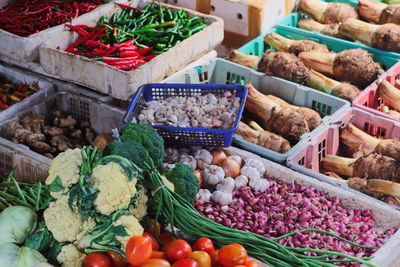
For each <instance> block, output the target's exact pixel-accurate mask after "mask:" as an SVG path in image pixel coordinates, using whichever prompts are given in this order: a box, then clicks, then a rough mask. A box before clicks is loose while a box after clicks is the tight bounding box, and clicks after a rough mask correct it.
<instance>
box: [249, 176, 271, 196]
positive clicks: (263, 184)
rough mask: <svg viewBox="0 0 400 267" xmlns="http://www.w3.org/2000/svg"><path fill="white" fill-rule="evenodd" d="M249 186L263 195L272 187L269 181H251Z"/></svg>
mask: <svg viewBox="0 0 400 267" xmlns="http://www.w3.org/2000/svg"><path fill="white" fill-rule="evenodd" d="M249 185H250V187H251V189H253V191H254V192H261V193H264V192H265V191H266V190H267V189H268V188H269V186H270V185H269V182H268V181H267V179H257V180H250V183H249Z"/></svg>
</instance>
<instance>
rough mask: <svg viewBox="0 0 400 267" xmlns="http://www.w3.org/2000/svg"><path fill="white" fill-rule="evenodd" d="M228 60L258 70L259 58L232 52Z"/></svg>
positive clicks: (235, 51) (236, 51)
mask: <svg viewBox="0 0 400 267" xmlns="http://www.w3.org/2000/svg"><path fill="white" fill-rule="evenodd" d="M228 60H230V61H232V62H234V63H237V64H240V65H243V66H246V67H249V68H252V69H255V70H258V64H259V63H260V60H261V58H260V57H258V56H253V55H246V54H243V53H240V52H239V51H238V50H233V51H232V53H231V54H230V55H229V57H228Z"/></svg>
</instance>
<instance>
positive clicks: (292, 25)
mask: <svg viewBox="0 0 400 267" xmlns="http://www.w3.org/2000/svg"><path fill="white" fill-rule="evenodd" d="M329 2H334V1H329ZM341 2H343V1H341ZM357 3H358V1H357ZM349 4H350V3H349ZM303 17H306V16H304V15H302V14H300V13H298V12H293V13H291V14H289V15H287V16H286V17H284V18H283V19H282V20H280V21H279V22H278V23H277V25H276V27H277V28H282V29H285V30H286V31H287V32H288V33H289V34H290V35H296V34H297V35H299V34H300V36H301V35H303V36H307V35H306V34H312V35H314V36H315V38H319V39H321V40H326V41H327V42H332V41H334V42H336V43H337V44H338V45H339V46H350V47H351V48H362V49H365V50H368V51H369V52H371V53H372V54H374V56H378V55H379V56H384V57H386V58H392V59H396V60H397V61H398V60H399V59H400V54H399V53H395V52H389V51H385V50H381V49H376V48H373V47H370V46H367V45H365V44H362V43H359V42H353V41H348V40H344V39H340V38H336V37H332V36H328V35H324V34H322V33H319V32H312V31H307V30H304V29H300V28H298V27H297V24H298V22H299V20H300V19H301V18H303ZM332 48H334V47H332ZM347 49H350V48H347ZM333 50H334V49H333ZM335 51H336V50H335ZM381 63H383V62H381ZM392 65H393V64H392Z"/></svg>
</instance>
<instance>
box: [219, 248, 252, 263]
mask: <svg viewBox="0 0 400 267" xmlns="http://www.w3.org/2000/svg"><path fill="white" fill-rule="evenodd" d="M246 261H247V251H246V249H245V248H244V247H243V246H241V245H239V244H231V245H227V246H224V247H222V248H220V249H219V252H218V262H219V263H220V264H222V265H223V266H224V267H232V266H235V265H243V264H245V263H246Z"/></svg>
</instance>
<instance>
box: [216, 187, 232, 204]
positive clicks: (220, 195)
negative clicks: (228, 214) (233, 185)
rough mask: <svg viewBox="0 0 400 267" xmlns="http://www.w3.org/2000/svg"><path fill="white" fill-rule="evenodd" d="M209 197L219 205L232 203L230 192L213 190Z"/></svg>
mask: <svg viewBox="0 0 400 267" xmlns="http://www.w3.org/2000/svg"><path fill="white" fill-rule="evenodd" d="M211 199H212V200H213V201H214V202H215V203H217V204H219V205H221V206H226V205H229V204H231V203H232V192H225V191H219V190H218V191H214V192H213V193H212V196H211Z"/></svg>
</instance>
